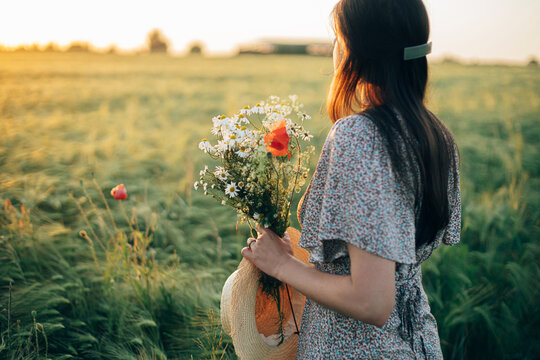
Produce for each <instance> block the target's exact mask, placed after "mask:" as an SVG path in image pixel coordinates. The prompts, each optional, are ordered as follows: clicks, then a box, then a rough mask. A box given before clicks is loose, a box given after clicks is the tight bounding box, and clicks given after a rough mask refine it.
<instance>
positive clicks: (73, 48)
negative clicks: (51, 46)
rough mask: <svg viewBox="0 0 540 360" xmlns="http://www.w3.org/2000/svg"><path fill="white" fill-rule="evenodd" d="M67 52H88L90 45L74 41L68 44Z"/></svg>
mask: <svg viewBox="0 0 540 360" xmlns="http://www.w3.org/2000/svg"><path fill="white" fill-rule="evenodd" d="M66 51H67V52H89V51H90V44H89V43H87V42H83V41H74V42H72V43H71V44H69V46H68V48H67V50H66Z"/></svg>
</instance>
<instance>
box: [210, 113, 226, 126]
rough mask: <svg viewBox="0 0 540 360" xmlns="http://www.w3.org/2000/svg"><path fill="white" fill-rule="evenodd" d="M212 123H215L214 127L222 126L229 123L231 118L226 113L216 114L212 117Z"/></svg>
mask: <svg viewBox="0 0 540 360" xmlns="http://www.w3.org/2000/svg"><path fill="white" fill-rule="evenodd" d="M212 123H213V124H214V127H216V128H220V127H222V126H225V125H227V124H228V123H229V118H228V117H226V116H225V115H220V116H215V117H213V118H212Z"/></svg>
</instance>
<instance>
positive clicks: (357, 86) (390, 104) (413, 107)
mask: <svg viewBox="0 0 540 360" xmlns="http://www.w3.org/2000/svg"><path fill="white" fill-rule="evenodd" d="M332 15H333V25H334V31H335V33H336V40H337V41H336V42H337V45H338V46H339V47H340V49H341V54H340V59H339V61H338V65H337V67H336V71H335V74H334V78H333V81H332V85H331V87H330V91H329V94H328V113H329V115H330V118H331V120H332V121H333V122H335V121H337V120H338V119H340V118H341V117H343V116H345V115H348V114H351V113H356V112H362V113H364V114H365V115H367V116H368V117H369V118H370V119H371V120H372V121H373V122H374V123H375V125H376V126H377V128H378V129H379V131H380V133H381V134H382V136H383V138H384V140H385V143H386V146H387V148H388V151H389V154H390V157H391V160H392V166H393V168H394V169H395V170H397V174H398V175H399V177H400V179H406V178H407V174H406V171H407V166H406V165H405V164H407V163H409V164H410V161H411V159H413V158H414V159H416V161H417V164H418V166H419V171H420V178H419V179H418V181H416V182H415V183H414V184H411V183H407V184H406V185H407V186H411V187H414V189H415V193H416V205H417V206H419V205H418V202H419V198H421V207H420V215H419V222H418V224H417V228H416V247H417V248H419V247H420V246H422V245H424V244H429V243H431V242H432V241H434V240H435V235H436V234H437V232H438V231H439V230H440V229H443V228H444V227H445V226H446V225H447V224H448V222H449V217H450V214H449V205H448V176H449V170H450V169H453V171H455V164H454V156H453V147H454V146H455V147H456V149H457V145H455V141H454V138H453V136H452V134H451V133H450V131H449V130H448V129H447V128H446V126H445V125H444V124H443V123H442V122H441V121H440V120H439V119H438V118H437V117H436V116H435V115H434V114H433V113H431V112H430V111H429V110H428V109H426V107H425V105H424V98H425V94H426V85H427V81H428V65H427V59H426V57H421V58H418V59H414V60H408V61H405V60H403V49H404V48H405V47H408V46H416V45H421V44H425V43H426V42H427V41H428V38H429V19H428V15H427V12H426V8H425V6H424V4H423V3H422V0H341V1H340V2H339V3H337V4H336V6H335V7H334V10H333V12H332ZM393 108H395V109H397V111H398V112H399V113H400V114H401V115H402V117H403V119H404V120H405V121H404V124H405V125H404V126H405V128H402V126H401V125H400V122H399V119H398V118H397V117H396V114H395V112H394V111H393ZM405 133H408V134H410V135H409V136H404V135H403V134H405ZM396 134H401V135H403V136H402V138H403V139H405V140H406V144H407V146H406V151H405V153H403V151H401V150H400V148H399V145H398V141H397V137H396ZM458 156H459V151H458ZM454 174H455V173H454ZM456 176H457V175H456ZM420 189H421V190H420ZM420 191H421V193H420ZM420 196H421V197H420Z"/></svg>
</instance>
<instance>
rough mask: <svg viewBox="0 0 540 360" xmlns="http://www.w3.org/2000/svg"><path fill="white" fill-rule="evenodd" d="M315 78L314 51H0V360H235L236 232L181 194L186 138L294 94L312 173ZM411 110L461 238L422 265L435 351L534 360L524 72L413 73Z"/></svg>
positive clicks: (533, 170) (532, 163)
mask: <svg viewBox="0 0 540 360" xmlns="http://www.w3.org/2000/svg"><path fill="white" fill-rule="evenodd" d="M331 71H332V60H331V59H330V58H327V57H306V56H274V55H268V56H250V55H245V56H237V57H230V58H204V57H200V56H190V57H169V56H166V55H156V54H153V55H139V56H121V55H104V54H91V53H69V54H59V53H39V54H37V53H36V54H32V53H0V199H1V200H2V206H1V209H0V358H2V359H4V358H5V359H20V358H28V359H36V358H40V359H41V358H43V359H44V358H51V359H68V358H86V359H131V358H133V359H166V358H168V359H191V358H193V359H221V358H223V359H234V358H235V357H234V350H233V348H232V344H231V342H230V338H228V337H227V336H226V335H224V334H223V333H222V332H221V329H220V325H219V299H220V292H221V287H222V286H223V283H224V282H225V280H226V278H227V277H228V276H229V275H230V274H231V273H232V272H233V271H234V269H235V268H236V266H237V265H238V263H239V261H240V259H241V255H240V249H241V248H242V247H243V246H244V244H245V240H246V238H247V233H248V232H247V228H246V227H244V226H239V227H237V224H236V215H235V213H234V212H233V211H232V210H230V209H227V208H225V207H223V206H221V205H220V204H219V203H218V202H216V201H215V200H213V199H211V198H206V197H204V196H203V195H202V194H200V193H197V192H195V190H193V182H194V181H195V180H197V179H198V172H199V170H200V169H201V168H202V167H203V166H204V164H205V163H207V160H206V158H205V156H204V154H203V153H202V152H201V151H200V150H198V148H197V144H198V143H199V141H200V139H201V138H202V137H205V136H207V135H208V134H209V131H210V128H211V118H212V116H215V115H219V114H223V113H225V114H227V113H232V112H235V111H237V110H238V109H240V108H241V107H243V106H244V105H250V104H255V103H256V102H259V101H260V100H264V99H265V98H267V96H268V95H277V96H282V97H283V96H287V95H289V94H297V95H298V96H299V99H300V101H301V102H302V103H304V104H305V109H306V111H307V112H308V113H309V114H311V115H312V122H311V123H310V124H307V127H308V128H309V129H311V130H312V132H313V134H314V135H315V139H314V145H315V146H316V154H317V155H316V156H314V157H313V159H312V164H313V166H312V168H314V166H315V164H316V161H317V158H318V153H319V152H320V150H321V145H322V144H323V142H324V139H325V137H326V133H327V131H328V130H329V128H330V126H331V124H330V122H329V120H328V117H327V116H326V115H325V113H324V104H325V97H326V91H327V88H328V85H329V83H330V80H331ZM428 107H429V108H430V109H431V110H432V111H434V112H435V113H436V114H437V115H438V116H439V117H440V118H441V119H442V120H443V121H444V122H445V123H446V125H447V126H448V127H449V128H450V130H451V131H452V132H453V133H454V135H455V138H456V141H457V143H458V146H459V148H460V151H461V170H462V172H461V181H462V200H463V229H462V243H461V244H460V245H458V246H456V247H452V248H447V247H445V246H443V247H441V248H440V249H438V250H437V251H436V252H435V253H434V255H433V256H432V257H431V258H430V259H429V260H428V261H427V262H426V263H425V264H424V265H423V281H424V287H425V289H426V291H427V293H428V296H429V300H430V304H431V307H432V311H433V314H434V315H435V317H436V319H437V321H438V325H439V334H440V336H441V341H442V347H443V351H444V353H445V358H447V359H537V358H539V357H540V335H539V332H538V329H539V328H540V311H539V310H538V305H539V302H538V299H539V298H540V267H539V265H540V242H539V239H540V145H539V140H540V70H539V68H538V67H521V66H488V65H484V66H472V65H470V66H464V65H460V64H456V63H451V62H447V63H436V64H431V82H430V88H429V95H428ZM120 183H123V184H125V186H126V188H127V190H128V196H129V197H128V199H127V200H125V201H124V202H122V203H120V202H118V201H115V200H113V199H112V198H111V196H110V194H109V192H110V189H111V188H112V187H114V186H115V185H117V184H120ZM102 194H103V196H102ZM104 199H106V201H107V203H105V201H104ZM108 207H109V208H110V210H108ZM294 208H296V207H294ZM293 224H294V226H295V227H298V222H297V220H296V215H295V214H293ZM81 231H82V232H81Z"/></svg>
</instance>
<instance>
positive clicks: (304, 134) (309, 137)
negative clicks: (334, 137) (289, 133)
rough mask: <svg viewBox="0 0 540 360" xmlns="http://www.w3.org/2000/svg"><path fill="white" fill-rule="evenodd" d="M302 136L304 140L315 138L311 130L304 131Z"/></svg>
mask: <svg viewBox="0 0 540 360" xmlns="http://www.w3.org/2000/svg"><path fill="white" fill-rule="evenodd" d="M300 138H302V140H304V141H310V140H311V139H312V138H313V135H311V134H310V133H309V131H304V132H301V133H300Z"/></svg>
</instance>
